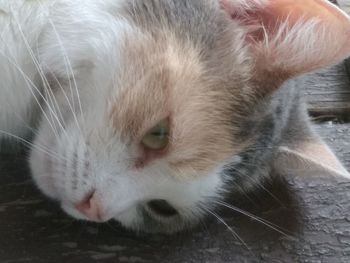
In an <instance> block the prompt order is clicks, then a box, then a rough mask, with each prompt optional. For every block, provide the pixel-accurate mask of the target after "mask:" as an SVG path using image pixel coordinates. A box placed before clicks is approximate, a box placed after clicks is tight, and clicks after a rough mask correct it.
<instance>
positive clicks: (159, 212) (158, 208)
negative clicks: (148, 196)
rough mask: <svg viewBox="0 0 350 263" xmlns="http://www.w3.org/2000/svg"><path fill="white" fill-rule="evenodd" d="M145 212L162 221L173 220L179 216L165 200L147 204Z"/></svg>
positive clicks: (156, 200)
mask: <svg viewBox="0 0 350 263" xmlns="http://www.w3.org/2000/svg"><path fill="white" fill-rule="evenodd" d="M145 210H146V211H147V213H149V214H150V215H151V216H156V217H157V218H161V219H172V218H174V217H176V216H178V215H179V212H178V210H176V209H175V208H174V207H173V206H172V205H171V204H170V203H169V202H167V201H166V200H163V199H155V200H151V201H149V202H147V204H146V205H145Z"/></svg>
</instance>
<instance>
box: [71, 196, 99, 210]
mask: <svg viewBox="0 0 350 263" xmlns="http://www.w3.org/2000/svg"><path fill="white" fill-rule="evenodd" d="M94 194H95V193H94V192H92V193H91V194H89V195H88V196H86V197H85V198H84V199H83V201H81V202H80V203H77V204H76V205H75V208H76V209H78V210H79V211H88V210H89V209H91V199H93V196H94Z"/></svg>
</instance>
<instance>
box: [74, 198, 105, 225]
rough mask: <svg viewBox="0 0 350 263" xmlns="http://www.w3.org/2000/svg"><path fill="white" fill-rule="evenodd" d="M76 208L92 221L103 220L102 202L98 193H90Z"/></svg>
mask: <svg viewBox="0 0 350 263" xmlns="http://www.w3.org/2000/svg"><path fill="white" fill-rule="evenodd" d="M75 208H76V209H77V210H78V211H79V212H80V213H82V214H83V215H85V216H86V217H87V218H88V219H89V220H91V221H95V222H102V221H103V214H102V204H101V201H100V200H99V198H98V196H97V195H96V193H92V194H90V195H89V196H87V198H85V199H84V200H83V201H81V202H80V203H77V204H76V205H75Z"/></svg>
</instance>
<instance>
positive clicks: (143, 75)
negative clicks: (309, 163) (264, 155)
mask: <svg viewBox="0 0 350 263" xmlns="http://www.w3.org/2000/svg"><path fill="white" fill-rule="evenodd" d="M164 34H166V35H164ZM122 41H123V42H124V43H123V44H119V50H118V51H117V53H118V54H115V57H118V59H117V61H116V60H115V61H114V62H113V63H112V62H111V63H110V64H109V65H110V66H111V68H110V69H109V70H108V71H106V70H105V68H106V67H105V66H104V64H103V63H107V62H106V61H99V60H98V58H92V59H93V60H95V62H94V63H95V65H93V66H87V68H84V69H83V70H82V71H80V72H79V73H77V74H76V76H75V79H74V80H73V79H71V80H70V81H67V80H66V81H59V80H58V79H54V78H53V77H51V79H50V82H51V86H52V87H55V88H54V89H53V90H54V92H55V94H54V96H55V99H56V100H57V104H58V105H59V109H58V108H57V110H55V111H56V112H57V117H58V119H59V120H60V122H58V121H57V120H56V119H55V118H53V117H52V116H50V112H51V111H50V108H49V107H47V108H46V114H47V115H48V117H49V118H48V119H49V120H50V122H49V121H48V119H46V118H45V116H44V117H43V118H42V121H41V124H40V128H39V134H38V136H37V138H36V140H35V144H36V145H37V146H38V148H34V149H33V151H32V155H31V166H32V171H33V176H34V179H35V181H36V183H37V185H38V186H39V188H40V189H41V190H42V191H43V192H44V193H45V194H47V195H48V196H50V197H52V198H53V199H55V200H57V201H59V202H60V203H61V205H62V208H63V209H64V210H65V211H66V212H67V213H68V214H70V215H72V216H74V217H75V218H80V219H86V220H92V221H98V222H105V221H107V220H110V219H116V220H118V221H120V222H121V223H122V224H123V225H124V226H127V227H131V228H134V229H140V230H145V231H165V232H172V231H175V230H179V229H182V228H183V227H184V226H186V225H192V224H194V223H195V222H197V221H198V219H199V218H201V215H202V214H204V213H207V209H210V208H211V205H210V203H211V201H212V200H213V199H215V198H221V197H222V191H223V190H224V189H223V186H224V184H225V183H224V182H225V180H227V179H225V178H224V175H223V174H222V173H221V171H222V169H223V166H224V165H225V164H227V163H229V162H232V158H233V157H234V156H235V154H236V153H238V152H239V151H240V150H241V149H242V147H243V145H244V143H245V140H244V139H242V138H240V137H239V136H238V135H236V134H238V133H239V132H240V130H238V129H237V127H239V125H238V122H239V121H240V118H239V116H241V114H242V112H243V111H244V109H243V107H242V106H241V105H242V100H243V99H245V96H244V94H243V93H241V94H237V93H235V92H234V91H236V92H237V90H238V89H239V88H242V87H245V85H246V79H247V74H248V73H247V72H249V66H250V65H249V63H248V62H249V59H247V57H244V56H243V57H242V58H243V59H240V58H239V57H240V56H238V54H234V52H233V53H231V54H227V53H226V52H225V54H223V53H221V52H215V53H212V54H200V51H202V50H201V49H199V48H198V47H195V46H194V45H193V43H191V42H190V41H183V42H181V41H179V40H178V39H176V37H175V36H173V34H172V33H171V32H164V31H162V32H160V33H159V36H158V38H157V39H154V38H153V37H151V36H150V35H147V34H140V33H137V32H131V33H130V32H129V33H128V34H127V35H126V36H125V39H124V40H120V42H122ZM236 42H237V43H236ZM214 44H216V43H214ZM227 44H228V45H232V47H233V46H234V45H236V49H237V53H238V52H244V47H243V46H242V47H238V45H239V41H235V40H234V39H232V40H230V42H229V43H227ZM211 52H212V51H211ZM211 55H213V57H211ZM201 56H208V57H207V58H205V59H204V58H202V57H201ZM236 57H237V58H236ZM218 60H220V61H218ZM232 61H235V63H236V64H237V65H239V69H237V70H235V71H232V70H231V69H230V67H229V65H230V64H231V62H232ZM73 63H74V62H73ZM84 63H86V62H84ZM73 65H74V64H73ZM101 68H102V69H103V70H101ZM59 82H60V83H61V84H62V86H63V87H60V86H59V84H58V83H59ZM75 86H77V88H78V92H79V96H78V95H77V92H76V90H75ZM248 91H249V89H248V88H247V92H248ZM72 92H73V94H74V97H75V99H74V100H72V99H69V100H67V97H68V98H70V97H71V96H72ZM68 101H69V102H68ZM73 104H74V105H73ZM49 105H50V107H51V108H55V104H49ZM80 107H81V111H80ZM59 112H61V113H62V114H61V115H62V116H61V115H60V114H58V113H59ZM234 123H236V125H233V124H234ZM51 126H54V128H55V130H57V132H56V134H55V132H53V129H52V127H51ZM39 148H45V149H50V153H49V154H48V153H47V151H44V152H43V151H40V149H39ZM51 152H52V153H51ZM53 152H54V153H53Z"/></svg>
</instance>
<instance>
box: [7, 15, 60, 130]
mask: <svg viewBox="0 0 350 263" xmlns="http://www.w3.org/2000/svg"><path fill="white" fill-rule="evenodd" d="M14 20H15V22H16V24H17V26H18V30H19V32H20V34H21V37H22V38H23V42H24V44H25V46H26V48H27V51H28V53H29V55H30V56H31V58H32V61H33V63H34V65H35V67H36V69H37V71H38V73H39V75H40V78H41V79H42V81H43V83H46V85H48V81H47V78H46V77H45V74H44V73H43V70H42V68H41V67H40V64H39V62H38V60H37V59H36V57H35V55H34V53H33V50H32V48H31V47H30V45H29V43H28V40H27V38H26V37H25V35H24V32H23V30H22V27H21V24H20V23H19V21H18V20H17V18H16V17H14ZM44 86H45V85H44ZM37 91H38V92H39V93H40V94H41V92H40V90H39V89H37ZM41 96H42V98H43V100H44V101H45V103H46V104H47V106H48V108H49V110H50V114H53V117H55V119H56V121H57V122H58V124H59V126H60V127H61V129H62V130H63V129H64V128H63V126H62V124H61V122H60V120H59V118H58V116H57V113H56V112H55V111H54V110H53V109H52V107H51V106H50V104H49V103H48V101H47V100H46V98H45V97H44V96H43V95H42V94H41ZM56 132H57V131H56Z"/></svg>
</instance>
